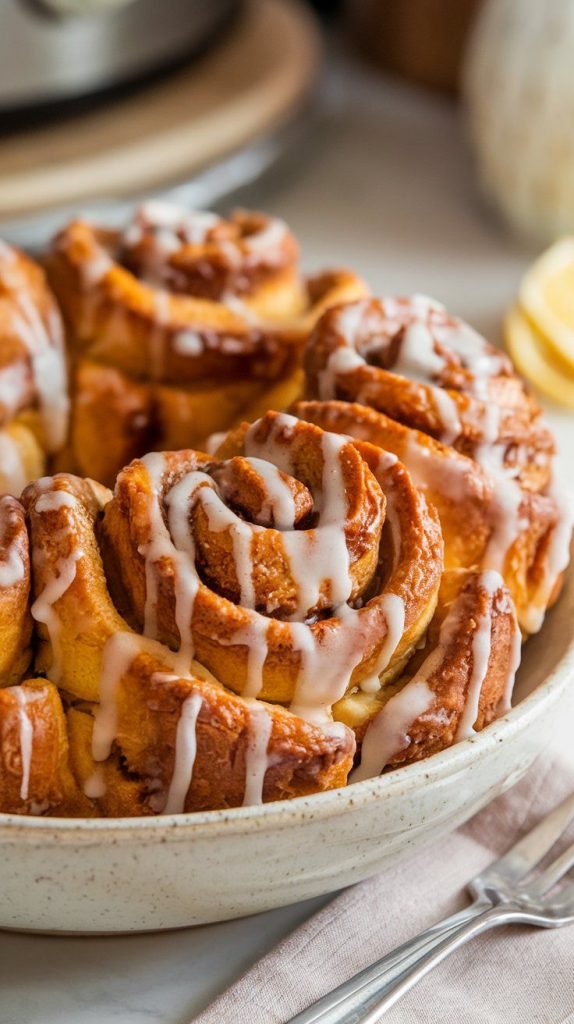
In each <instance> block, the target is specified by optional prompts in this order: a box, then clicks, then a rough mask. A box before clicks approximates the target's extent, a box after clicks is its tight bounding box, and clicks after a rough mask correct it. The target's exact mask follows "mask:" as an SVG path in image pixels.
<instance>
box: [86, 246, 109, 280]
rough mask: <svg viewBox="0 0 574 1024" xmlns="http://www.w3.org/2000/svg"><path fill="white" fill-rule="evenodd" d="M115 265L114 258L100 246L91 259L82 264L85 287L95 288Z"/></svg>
mask: <svg viewBox="0 0 574 1024" xmlns="http://www.w3.org/2000/svg"><path fill="white" fill-rule="evenodd" d="M112 266H113V260H112V258H111V256H110V255H109V253H107V252H106V250H105V249H104V248H102V246H98V248H97V249H96V251H95V252H94V255H93V256H92V258H91V259H89V260H87V261H86V262H85V263H83V264H82V284H83V286H84V288H86V289H88V288H95V286H96V285H98V284H100V282H101V281H103V279H104V277H105V276H106V274H107V273H108V271H109V270H110V268H111V267H112Z"/></svg>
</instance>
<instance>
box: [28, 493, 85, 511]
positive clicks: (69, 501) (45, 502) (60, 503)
mask: <svg viewBox="0 0 574 1024" xmlns="http://www.w3.org/2000/svg"><path fill="white" fill-rule="evenodd" d="M75 504H76V499H75V498H74V495H73V494H70V492H69V491H51V492H50V493H49V494H41V495H40V497H39V498H37V500H36V503H35V505H34V510H35V511H36V512H57V511H58V509H60V508H74V506H75Z"/></svg>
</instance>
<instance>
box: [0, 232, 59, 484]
mask: <svg viewBox="0 0 574 1024" xmlns="http://www.w3.org/2000/svg"><path fill="white" fill-rule="evenodd" d="M0 342H1V345H0V493H1V492H10V493H12V494H15V495H19V494H20V492H21V491H22V490H23V488H24V487H25V485H26V484H27V483H28V482H29V481H30V480H32V479H34V478H35V477H37V476H41V475H42V474H43V473H44V472H45V471H46V468H47V465H48V461H49V459H50V457H51V456H52V455H54V453H56V452H58V451H59V450H60V449H61V448H62V447H63V445H64V442H65V440H66V431H67V421H68V405H69V402H68V393H67V380H66V362H65V355H64V351H63V326H62V320H61V316H60V313H59V310H58V308H57V305H56V302H55V299H54V296H53V295H52V293H51V292H50V290H49V288H48V286H47V284H46V280H45V277H44V273H43V271H42V270H41V269H40V267H39V266H38V265H37V264H36V263H34V262H33V261H32V260H30V259H29V258H28V257H27V256H25V255H24V253H22V252H20V251H19V250H17V249H13V248H12V247H11V246H8V245H6V244H5V243H4V242H0Z"/></svg>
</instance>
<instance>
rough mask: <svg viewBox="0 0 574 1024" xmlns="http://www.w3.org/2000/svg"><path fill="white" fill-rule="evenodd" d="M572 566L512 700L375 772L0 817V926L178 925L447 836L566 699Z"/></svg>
mask: <svg viewBox="0 0 574 1024" xmlns="http://www.w3.org/2000/svg"><path fill="white" fill-rule="evenodd" d="M573 621H574V572H572V570H571V571H570V572H569V574H568V579H567V582H566V586H565V590H564V593H563V595H562V597H561V599H560V601H559V603H558V605H557V606H556V608H554V609H553V611H552V612H551V613H550V614H549V615H548V617H547V620H546V622H545V624H544V627H543V629H542V631H541V632H540V633H539V634H538V636H536V637H534V638H533V639H531V640H530V641H529V642H528V644H527V646H526V648H525V649H524V658H523V664H522V667H521V669H520V673H519V678H518V683H517V688H516V705H515V707H514V708H513V709H512V711H510V712H509V713H508V714H507V715H506V716H505V717H504V718H502V719H500V720H499V721H498V722H496V723H494V724H493V725H491V726H489V727H488V728H487V729H485V730H484V731H483V732H482V733H479V734H478V735H477V736H476V737H473V738H472V739H470V740H465V741H464V742H463V743H459V744H458V745H456V746H455V747H451V748H450V749H449V750H446V751H444V752H443V753H442V754H437V755H435V756H434V757H432V758H429V759H428V760H426V761H423V762H420V763H419V764H415V765H410V766H409V767H407V768H403V769H399V770H398V771H393V772H389V773H388V774H387V775H385V776H384V777H382V778H379V779H372V780H369V781H367V782H362V783H358V784H356V785H354V786H348V787H347V788H346V789H341V790H335V791H333V792H330V793H326V794H322V795H320V796H313V797H307V798H300V799H297V800H292V801H289V802H286V803H275V804H267V805H265V806H263V807H252V808H249V807H247V808H238V809H236V810H233V811H209V812H206V813H201V814H195V815H185V814H184V815H179V816H171V817H164V818H157V819H149V818H140V819H120V820H117V819H116V820H97V821H94V820H79V821H78V820H65V819H54V818H51V819H50V818H27V819H26V818H21V817H17V816H14V815H0V851H1V852H0V856H1V858H2V871H1V872H0V927H3V928H18V929H30V930H38V931H51V932H60V931H61V932H92V933H94V932H96V933H97V932H101V933H102V932H103V933H110V932H129V931H147V930H157V929H164V928H180V927H183V926H186V925H192V924H204V923H207V922H212V921H220V920H224V919H227V918H231V917H240V916H242V915H245V914H253V913H256V912H258V911H262V910H268V909H270V908H272V907H278V906H282V905H284V904H287V903H292V902H295V901H298V900H304V899H307V898H308V897H311V896H316V895H319V894H320V893H325V892H329V891H332V890H335V889H338V888H341V887H343V886H346V885H349V884H350V883H352V882H357V881H359V880H360V879H362V878H365V877H367V876H368V875H371V874H374V873H375V872H378V871H381V870H383V869H384V868H385V866H386V865H388V864H390V863H391V861H394V860H396V858H397V857H402V856H408V855H409V854H410V853H412V852H413V851H414V850H416V849H417V848H418V847H420V846H422V845H423V844H424V843H427V842H429V841H430V840H431V839H434V838H435V837H437V836H439V835H441V834H447V833H448V832H450V831H451V830H452V829H454V828H456V827H457V826H458V825H460V824H461V823H462V822H463V821H465V820H466V819H467V818H469V817H470V816H471V815H472V814H474V813H475V811H477V810H478V809H479V808H480V807H482V806H484V804H486V803H487V802H488V801H489V800H491V799H492V798H493V797H495V796H497V795H498V794H499V793H501V792H502V791H503V790H504V789H506V788H508V787H509V786H511V785H512V784H513V783H514V782H516V781H517V780H518V779H519V778H520V777H521V775H523V774H524V772H525V771H526V770H527V768H528V767H529V766H530V765H531V764H532V762H533V761H534V759H535V757H536V756H537V755H538V754H539V753H540V752H541V751H542V750H543V749H544V747H545V746H546V745H547V744H548V743H549V742H551V739H552V731H553V724H554V723H556V721H557V718H558V716H561V715H564V714H566V713H570V712H571V709H572V704H573V698H574V640H573V639H572V622H573Z"/></svg>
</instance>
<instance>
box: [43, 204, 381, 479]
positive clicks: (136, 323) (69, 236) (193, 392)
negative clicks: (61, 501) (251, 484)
mask: <svg viewBox="0 0 574 1024" xmlns="http://www.w3.org/2000/svg"><path fill="white" fill-rule="evenodd" d="M297 259H298V247H297V244H296V242H295V240H294V238H293V236H292V235H291V233H290V232H289V230H288V229H287V226H286V225H285V224H284V223H283V222H282V221H280V220H274V219H271V218H269V217H266V216H265V215H263V214H257V213H246V212H244V211H238V212H236V213H234V214H233V215H232V216H231V217H230V218H229V219H227V220H226V219H223V218H220V217H218V216H216V215H215V214H211V213H206V212H193V211H186V210H182V209H180V208H178V207H172V206H169V205H167V204H165V203H159V202H150V203H146V204H145V205H144V206H142V207H141V208H140V209H139V210H138V211H137V212H136V214H135V217H134V220H133V222H132V223H131V224H129V225H128V226H127V227H126V229H125V231H123V232H121V231H110V230H106V229H103V228H97V227H94V226H93V225H91V224H88V223H87V222H84V221H75V222H73V223H71V224H70V225H69V226H68V227H67V228H65V229H64V231H62V232H61V233H60V235H59V236H58V237H57V238H56V239H55V241H54V244H53V247H52V250H51V253H50V255H49V258H48V271H49V275H50V280H51V282H52V286H53V288H54V290H55V292H56V295H57V296H58V298H59V300H60V303H61V305H62V309H63V311H64V314H65V318H66V321H67V325H68V334H69V339H70V345H71V349H72V351H73V353H74V360H73V361H74V370H73V382H72V392H73V416H72V427H71V441H70V452H69V453H68V459H67V468H69V466H70V465H71V466H72V467H73V468H74V469H75V470H77V471H78V472H79V473H81V474H86V475H90V476H94V477H96V478H97V479H99V480H102V481H104V482H106V483H108V484H111V483H113V480H114V479H115V476H116V474H117V472H118V471H119V470H120V469H121V468H122V466H124V465H125V464H126V463H127V462H129V461H130V460H131V459H132V458H134V457H135V456H138V455H142V454H144V453H145V452H146V451H149V450H150V449H154V448H156V449H160V450H164V449H165V450H167V449H178V448H181V447H187V446H191V447H195V448H197V447H201V446H202V445H203V443H204V440H205V438H206V437H207V436H208V435H209V434H211V433H213V432H217V431H223V430H227V429H228V428H229V427H230V426H231V425H232V424H233V423H235V422H236V421H239V420H240V419H241V418H247V419H251V418H254V417H256V416H258V415H260V414H261V412H263V411H265V410H266V409H268V408H270V407H275V408H284V407H285V406H286V405H288V404H289V403H290V402H291V401H292V400H293V399H294V398H295V397H296V396H297V394H298V393H299V392H300V387H301V372H300V368H299V367H300V361H301V353H302V346H303V345H304V343H305V341H306V340H307V337H308V335H309V331H310V330H311V328H312V326H313V324H314V323H315V322H316V320H317V318H318V317H319V316H320V314H321V313H322V312H324V310H325V309H327V308H328V307H329V306H330V305H332V304H333V303H335V302H341V301H349V300H351V299H354V298H359V297H361V296H363V295H365V294H366V292H367V290H366V287H365V285H364V284H363V282H362V281H360V280H359V279H358V278H357V277H356V276H355V275H354V274H352V273H350V272H349V271H344V270H342V271H333V272H327V273H324V274H321V275H318V276H316V277H314V278H310V279H304V278H303V277H302V276H301V274H300V272H299V270H298V265H297ZM102 439H104V442H105V443H104V444H102Z"/></svg>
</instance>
